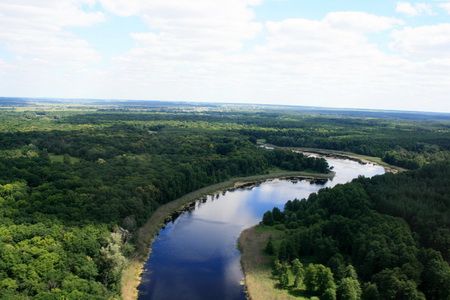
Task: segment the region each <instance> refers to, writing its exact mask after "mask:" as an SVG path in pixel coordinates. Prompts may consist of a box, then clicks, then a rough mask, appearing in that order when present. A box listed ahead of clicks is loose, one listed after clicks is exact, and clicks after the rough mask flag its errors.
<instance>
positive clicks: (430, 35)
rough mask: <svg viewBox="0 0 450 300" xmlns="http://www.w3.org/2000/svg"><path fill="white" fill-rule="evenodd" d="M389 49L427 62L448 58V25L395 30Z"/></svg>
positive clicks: (449, 32) (449, 26)
mask: <svg viewBox="0 0 450 300" xmlns="http://www.w3.org/2000/svg"><path fill="white" fill-rule="evenodd" d="M391 47H392V48H393V49H395V50H397V51H400V52H402V53H404V54H406V55H410V56H414V57H417V58H419V57H420V58H425V59H427V60H430V59H437V58H450V23H443V24H437V25H427V26H419V27H406V28H403V29H400V30H395V31H394V32H393V33H392V43H391Z"/></svg>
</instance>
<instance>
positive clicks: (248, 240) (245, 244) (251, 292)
mask: <svg viewBox="0 0 450 300" xmlns="http://www.w3.org/2000/svg"><path fill="white" fill-rule="evenodd" d="M283 234H284V233H283V232H282V231H280V230H276V229H275V228H274V227H266V226H260V225H258V226H254V227H251V228H249V229H246V230H244V231H243V232H242V233H241V235H240V237H239V249H240V250H241V254H242V255H241V265H242V268H243V270H244V274H245V285H246V287H247V296H248V298H249V299H251V300H260V299H261V300H265V299H271V300H290V299H296V300H299V299H309V298H308V297H307V293H306V292H305V291H304V289H302V288H300V289H293V288H291V289H289V290H285V289H280V288H278V282H277V279H276V278H274V276H273V275H272V260H273V258H272V257H271V256H268V255H266V254H265V253H264V252H263V249H264V248H265V246H266V244H267V241H268V240H269V237H270V236H271V237H272V238H274V240H277V237H279V236H281V235H283ZM293 281H294V278H293V276H292V274H291V276H290V283H291V284H292V283H293Z"/></svg>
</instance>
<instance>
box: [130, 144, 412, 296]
mask: <svg viewBox="0 0 450 300" xmlns="http://www.w3.org/2000/svg"><path fill="white" fill-rule="evenodd" d="M263 146H267V147H273V148H282V149H291V150H297V151H301V152H304V153H314V154H319V155H324V156H328V157H336V158H342V159H351V160H354V161H357V162H359V163H363V164H365V163H374V164H378V165H381V166H382V167H384V168H385V171H386V172H390V173H397V172H402V171H406V169H403V168H400V167H397V166H393V165H390V164H387V163H385V162H383V161H382V160H381V159H380V158H378V157H371V156H365V155H359V154H355V153H351V152H344V151H334V150H328V149H317V148H300V147H277V146H273V145H268V144H264V145H263ZM291 177H296V178H303V179H329V178H332V177H334V172H331V173H329V174H319V173H311V172H302V171H299V172H296V171H280V170H276V171H272V172H270V173H268V174H263V175H254V176H249V177H238V178H232V179H229V180H227V181H224V182H220V183H217V184H213V185H210V186H206V187H204V188H201V189H199V190H196V191H193V192H190V193H188V194H186V195H184V196H182V197H180V198H178V199H176V200H174V201H171V202H169V203H166V204H164V205H162V206H160V207H159V208H158V209H157V210H156V211H155V212H154V213H153V214H152V216H151V217H150V219H149V220H148V221H147V222H146V223H145V224H144V225H143V226H142V227H141V228H139V230H138V231H137V243H136V251H135V255H134V256H133V257H132V258H131V259H130V261H129V263H128V264H127V266H126V267H125V268H124V270H123V272H122V279H121V296H122V299H124V300H134V299H137V297H138V286H139V284H140V282H141V276H142V273H143V271H144V264H145V262H146V261H147V259H148V257H149V256H150V254H151V245H152V243H153V240H154V239H155V237H156V235H157V234H158V232H159V230H160V229H161V228H162V227H163V226H164V224H165V223H166V222H167V221H168V220H169V219H170V216H171V214H173V213H176V212H182V211H183V210H185V209H186V208H188V207H189V204H191V203H192V202H195V201H197V200H198V199H200V198H201V197H204V196H207V195H208V194H215V193H221V192H222V191H225V190H229V189H235V188H241V187H245V186H247V185H254V184H257V183H259V182H263V181H266V180H270V179H283V178H291ZM255 227H256V226H255ZM253 228H254V227H252V228H249V229H247V230H250V229H253ZM247 230H245V231H243V233H244V232H246V234H245V236H246V239H247V240H248V237H250V236H253V235H254V233H255V232H256V231H255V230H253V231H251V230H250V231H248V232H247ZM262 237H264V235H262ZM258 239H260V238H259V237H258ZM264 241H265V240H264ZM265 242H266V241H265ZM240 243H241V237H239V245H240ZM258 245H259V244H258ZM243 246H244V247H243V248H248V247H247V244H246V243H244V245H243ZM249 247H251V248H253V249H256V245H255V244H251V245H250V246H249ZM259 249H261V248H259ZM241 253H242V257H241V266H242V268H243V271H244V276H245V279H244V282H245V286H246V290H247V292H249V290H250V289H251V290H253V288H252V286H251V287H250V288H249V287H248V286H247V282H248V280H249V281H250V282H251V281H252V280H253V279H255V278H258V276H256V277H255V278H253V277H252V278H251V279H250V278H248V275H247V272H246V271H245V270H253V267H257V266H255V265H253V264H251V263H249V265H248V267H247V269H246V268H245V267H244V262H243V260H244V254H243V251H241ZM252 255H254V256H255V259H260V260H264V258H261V257H262V253H259V254H258V253H254V251H252ZM245 260H247V259H245ZM253 261H255V260H253ZM245 263H246V262H245ZM246 264H247V263H246ZM264 266H265V265H262V266H261V268H262V270H263V273H262V274H261V276H262V277H263V278H271V277H270V276H271V273H270V272H271V271H270V266H268V267H267V266H266V267H267V270H265V268H264ZM258 272H259V271H258ZM266 272H268V274H267V273H266ZM251 276H253V275H251ZM270 283H272V281H270ZM266 284H267V283H266ZM266 288H267V286H266ZM273 290H274V289H273V287H272V288H271V291H272V292H273ZM248 296H249V297H250V296H251V295H250V294H248ZM289 296H290V295H289V294H288V293H284V294H283V297H281V298H277V299H294V297H292V296H290V297H289ZM250 299H252V298H251V297H250ZM256 299H258V298H256ZM295 299H299V298H298V297H297V298H295Z"/></svg>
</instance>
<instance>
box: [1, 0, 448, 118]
mask: <svg viewBox="0 0 450 300" xmlns="http://www.w3.org/2000/svg"><path fill="white" fill-rule="evenodd" d="M0 15H2V18H1V19H0V26H1V27H2V29H3V30H2V31H1V32H0V95H8V96H10V97H31V98H78V99H83V98H92V99H117V100H132V99H143V100H144V99H157V100H158V101H187V102H211V103H212V102H215V103H242V104H261V105H267V104H273V105H293V106H312V107H324V108H340V109H381V110H400V111H418V112H450V101H449V100H450V99H449V96H448V95H450V71H449V70H450V0H443V1H388V0H381V1H370V2H369V1H357V0H350V1H344V0H336V1H333V3H331V4H330V3H329V2H328V1H325V0H319V1H314V2H311V1H306V0H227V1H224V0H197V1H185V0H164V1H161V0H153V1H145V0H129V1H124V0H60V1H55V0H45V1H39V3H37V2H36V1H31V0H19V1H17V0H14V1H13V0H5V1H2V2H1V3H0ZM173 99H177V100H173ZM178 99H182V100H178Z"/></svg>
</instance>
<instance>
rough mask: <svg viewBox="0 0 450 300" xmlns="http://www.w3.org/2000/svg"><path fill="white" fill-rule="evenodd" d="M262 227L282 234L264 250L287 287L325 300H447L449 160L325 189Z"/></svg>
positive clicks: (266, 219)
mask: <svg viewBox="0 0 450 300" xmlns="http://www.w3.org/2000/svg"><path fill="white" fill-rule="evenodd" d="M262 223H263V224H264V226H273V227H274V228H276V229H277V230H281V231H283V232H284V233H285V234H284V235H283V237H282V238H280V239H278V240H270V241H269V242H268V245H267V247H266V251H267V252H268V253H269V254H271V255H274V256H275V259H276V260H275V265H274V273H275V275H276V276H278V277H279V280H280V285H281V286H282V287H284V288H290V289H296V288H297V287H299V286H300V284H301V283H302V282H303V283H304V286H305V287H306V290H307V292H309V293H310V294H311V295H316V296H319V297H321V299H336V298H337V299H361V298H362V299H425V298H426V299H436V300H437V299H450V266H449V264H448V263H449V261H450V252H449V250H450V162H448V161H447V162H442V163H434V164H430V165H427V166H425V167H423V168H421V169H419V170H416V171H410V172H405V173H401V174H395V175H394V174H385V175H380V176H376V177H373V178H372V179H367V178H358V179H355V180H354V181H353V182H352V183H348V184H345V185H338V186H336V187H334V188H332V189H324V190H321V191H319V192H318V193H317V194H312V195H310V196H309V197H308V199H307V201H300V200H293V201H289V202H287V203H286V205H285V209H284V211H283V212H281V211H280V210H278V209H277V208H274V209H273V211H268V212H266V213H265V215H264V219H263V222H262ZM302 262H303V263H302ZM307 263H308V264H307ZM299 266H300V267H299ZM289 272H291V273H293V274H294V275H295V277H296V281H295V282H289V281H288V274H289Z"/></svg>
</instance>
